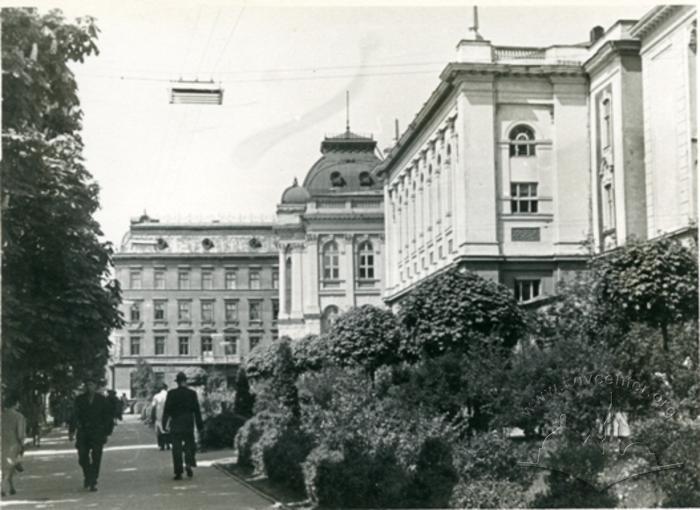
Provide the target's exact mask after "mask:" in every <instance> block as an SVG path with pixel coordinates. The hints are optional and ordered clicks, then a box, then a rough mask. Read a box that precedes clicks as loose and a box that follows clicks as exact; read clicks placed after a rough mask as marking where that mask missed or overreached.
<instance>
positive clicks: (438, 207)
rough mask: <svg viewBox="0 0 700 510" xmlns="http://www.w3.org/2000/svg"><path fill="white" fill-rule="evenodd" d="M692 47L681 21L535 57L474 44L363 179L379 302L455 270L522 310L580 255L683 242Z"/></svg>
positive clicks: (463, 48)
mask: <svg viewBox="0 0 700 510" xmlns="http://www.w3.org/2000/svg"><path fill="white" fill-rule="evenodd" d="M695 33H696V9H695V7H693V6H659V7H655V8H654V9H652V10H651V11H650V12H649V13H648V14H647V15H645V16H644V17H643V18H642V19H641V20H639V21H635V20H620V21H618V22H617V23H615V24H614V25H613V26H612V27H610V28H609V29H608V30H607V31H605V30H603V29H602V28H601V27H595V28H594V29H593V30H592V31H591V34H590V40H589V41H588V42H586V43H581V44H574V45H554V46H550V47H546V48H535V47H504V46H495V45H493V44H491V42H490V41H487V40H484V39H483V38H482V37H481V36H480V35H479V34H478V31H477V30H476V29H473V31H472V34H471V37H470V38H469V39H465V40H462V41H460V43H459V44H458V46H457V57H456V59H455V62H452V63H450V64H448V65H447V67H446V68H445V70H444V71H443V72H442V74H441V75H440V84H439V85H438V87H437V88H436V89H435V91H434V92H433V93H432V95H431V96H430V98H429V99H428V101H427V102H426V103H425V104H424V105H423V107H422V108H421V109H420V111H419V112H418V113H417V115H416V117H415V119H414V120H413V122H411V124H410V125H409V127H408V129H407V130H406V131H405V132H404V134H403V135H402V136H401V137H400V139H399V140H398V142H397V144H396V145H395V147H394V148H393V149H392V150H391V152H390V153H389V154H388V156H387V158H386V159H385V160H384V161H383V162H382V163H381V164H380V165H379V167H378V168H377V173H378V176H379V177H380V178H382V179H383V180H384V181H385V210H386V236H387V268H388V270H387V272H386V282H385V292H384V298H385V300H386V301H387V302H388V303H389V304H394V303H396V302H397V301H398V300H399V299H400V298H401V297H402V296H403V295H405V293H406V292H409V291H410V290H411V289H412V288H413V287H414V286H415V285H416V284H417V283H419V282H420V281H422V280H424V279H425V278H426V277H429V276H431V275H433V274H435V273H436V272H438V271H440V270H442V269H444V268H446V267H449V266H452V265H459V266H463V267H466V268H468V269H471V270H473V271H475V272H477V273H479V274H481V275H482V276H485V277H487V278H491V279H494V280H496V281H499V282H500V283H503V284H505V285H506V286H508V287H510V288H512V289H513V292H514V294H515V296H516V298H517V299H518V300H519V301H520V302H536V301H538V300H539V298H542V297H544V296H546V295H551V294H553V293H554V291H555V288H556V284H557V282H559V281H560V280H561V279H563V278H566V276H567V274H569V273H571V272H572V271H574V270H577V269H582V268H584V267H585V262H586V260H587V258H588V256H589V255H590V252H591V250H594V251H598V252H600V251H604V250H608V249H612V248H615V247H616V246H620V245H622V244H624V243H625V241H626V240H627V239H629V238H630V237H635V238H639V239H647V238H653V237H656V236H658V235H676V236H681V237H686V238H688V239H693V238H694V237H696V235H697V234H696V232H697V230H696V228H695V224H696V221H697V204H696V203H697V191H696V188H697V155H696V154H697V151H696V140H697V139H696V119H695V108H696V107H695V87H696V85H695V83H696V82H695V51H696V50H695V44H696V43H695V38H696V35H695ZM589 241H592V243H590V242H589Z"/></svg>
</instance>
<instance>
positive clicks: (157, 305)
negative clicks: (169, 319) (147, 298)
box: [153, 301, 168, 321]
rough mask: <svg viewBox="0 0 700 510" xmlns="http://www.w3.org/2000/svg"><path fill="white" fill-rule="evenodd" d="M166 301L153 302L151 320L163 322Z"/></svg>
mask: <svg viewBox="0 0 700 510" xmlns="http://www.w3.org/2000/svg"><path fill="white" fill-rule="evenodd" d="M167 303H168V302H167V301H153V320H155V321H164V320H165V309H166V307H167Z"/></svg>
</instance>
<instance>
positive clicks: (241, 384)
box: [233, 367, 255, 418]
mask: <svg viewBox="0 0 700 510" xmlns="http://www.w3.org/2000/svg"><path fill="white" fill-rule="evenodd" d="M254 405H255V396H254V395H252V394H251V393H250V385H249V384H248V376H247V375H246V373H245V368H243V367H241V368H239V369H238V374H237V375H236V397H235V399H234V401H233V413H234V414H236V415H239V416H242V417H244V418H250V417H251V416H253V406H254Z"/></svg>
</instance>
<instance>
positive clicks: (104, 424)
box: [74, 378, 114, 492]
mask: <svg viewBox="0 0 700 510" xmlns="http://www.w3.org/2000/svg"><path fill="white" fill-rule="evenodd" d="M96 390H97V380H95V379H92V378H91V379H87V380H85V393H83V394H82V395H78V397H77V398H76V399H75V406H74V413H75V426H76V429H77V434H76V438H75V446H76V448H77V449H78V463H79V464H80V467H81V468H83V476H84V480H83V487H84V488H86V489H88V488H89V489H90V490H91V491H93V492H94V491H96V490H97V477H98V476H99V474H100V462H101V461H102V448H103V447H104V444H105V443H106V442H107V436H109V435H110V434H111V433H112V430H113V429H114V413H113V411H112V406H111V405H110V404H109V402H108V401H107V399H106V398H105V397H104V396H102V395H100V394H99V393H97V392H96Z"/></svg>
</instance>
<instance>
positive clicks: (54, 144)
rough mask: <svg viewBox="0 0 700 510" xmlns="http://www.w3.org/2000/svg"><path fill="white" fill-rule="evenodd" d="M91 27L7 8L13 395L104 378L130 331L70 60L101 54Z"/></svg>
mask: <svg viewBox="0 0 700 510" xmlns="http://www.w3.org/2000/svg"><path fill="white" fill-rule="evenodd" d="M96 37H97V28H96V26H95V25H94V22H93V20H92V19H91V18H85V19H79V20H77V21H76V22H75V23H68V22H66V21H65V20H64V18H63V16H62V15H61V13H60V11H51V12H50V13H48V14H43V15H42V14H40V13H39V12H38V11H37V10H35V9H3V10H2V69H3V74H2V88H3V102H2V121H3V131H2V145H3V155H2V207H3V210H2V234H3V236H2V237H3V238H2V243H3V257H2V271H3V288H2V292H3V295H2V305H3V306H2V322H3V343H2V368H3V374H2V375H3V385H4V386H5V387H6V389H8V390H20V389H21V390H24V392H25V393H27V390H34V391H46V390H47V389H49V388H58V387H70V386H73V385H74V384H75V382H76V381H77V380H79V379H80V378H82V377H84V376H85V375H98V376H101V375H103V373H104V367H105V364H106V362H107V357H108V347H109V333H110V331H111V329H112V328H114V327H119V326H120V325H121V317H120V314H119V312H118V305H119V302H120V292H119V287H118V285H117V284H116V282H114V281H111V280H110V272H109V269H110V266H111V254H112V249H111V246H110V244H109V243H105V242H102V241H101V240H100V236H101V235H102V232H101V231H100V227H99V224H98V223H97V222H96V221H95V220H94V218H93V214H94V213H95V211H96V210H97V209H98V207H99V202H98V193H99V187H98V186H97V184H96V183H95V182H94V180H93V178H92V175H91V174H90V173H89V172H88V170H87V169H86V168H85V165H84V161H83V157H82V149H83V144H82V140H81V138H80V133H79V130H80V128H81V118H82V111H81V109H80V103H79V100H78V96H77V85H76V82H75V78H74V76H73V73H72V71H71V70H70V68H69V63H70V62H78V61H80V62H81V61H82V60H83V59H84V58H85V57H86V56H88V55H91V54H93V53H97V46H96Z"/></svg>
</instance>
